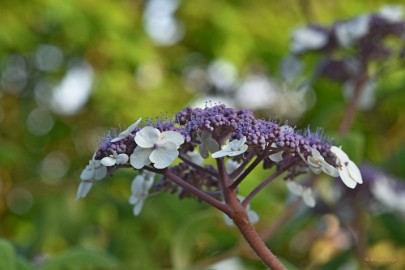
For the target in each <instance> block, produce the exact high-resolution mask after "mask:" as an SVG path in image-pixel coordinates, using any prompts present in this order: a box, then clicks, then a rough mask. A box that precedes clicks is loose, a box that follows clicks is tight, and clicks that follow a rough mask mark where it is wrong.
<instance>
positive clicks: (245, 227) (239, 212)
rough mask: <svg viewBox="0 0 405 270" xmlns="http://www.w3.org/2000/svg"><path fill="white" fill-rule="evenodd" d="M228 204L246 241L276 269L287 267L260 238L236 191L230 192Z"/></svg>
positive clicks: (267, 263)
mask: <svg viewBox="0 0 405 270" xmlns="http://www.w3.org/2000/svg"><path fill="white" fill-rule="evenodd" d="M227 204H228V205H229V206H230V207H231V215H230V217H231V218H232V220H233V222H234V224H235V225H236V227H237V228H238V229H239V231H240V232H241V234H242V235H243V237H244V238H245V240H246V242H247V243H248V244H249V245H250V247H251V248H252V249H253V251H254V252H255V253H256V254H257V256H258V257H259V258H260V259H261V260H262V261H263V262H264V263H265V264H266V265H267V266H268V267H270V269H274V270H284V269H286V268H285V267H284V266H283V265H282V264H281V262H280V261H279V260H278V259H277V257H276V256H275V255H274V254H273V253H272V252H271V251H270V250H269V249H268V248H267V246H266V244H265V243H264V242H263V240H262V239H261V238H260V236H259V234H258V233H257V231H256V230H255V228H254V227H253V225H252V224H251V223H250V222H249V218H248V215H247V212H246V209H245V207H243V205H242V204H241V203H240V202H239V200H238V198H237V196H236V193H234V192H230V193H229V194H228V199H227Z"/></svg>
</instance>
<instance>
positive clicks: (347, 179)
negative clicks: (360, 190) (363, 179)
mask: <svg viewBox="0 0 405 270" xmlns="http://www.w3.org/2000/svg"><path fill="white" fill-rule="evenodd" d="M339 176H340V179H342V181H343V183H344V184H345V185H346V186H347V187H349V188H355V187H356V185H357V183H356V181H355V180H353V178H352V177H351V176H350V174H349V171H348V170H347V168H346V167H343V168H341V169H339Z"/></svg>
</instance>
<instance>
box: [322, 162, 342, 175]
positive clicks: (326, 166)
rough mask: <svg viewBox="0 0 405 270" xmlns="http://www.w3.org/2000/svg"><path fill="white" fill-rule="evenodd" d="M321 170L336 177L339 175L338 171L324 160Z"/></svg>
mask: <svg viewBox="0 0 405 270" xmlns="http://www.w3.org/2000/svg"><path fill="white" fill-rule="evenodd" d="M322 171H323V172H324V173H326V174H329V175H330V176H332V177H338V176H339V171H338V170H337V169H336V168H335V167H333V166H332V165H330V164H329V163H327V162H326V161H324V162H322Z"/></svg>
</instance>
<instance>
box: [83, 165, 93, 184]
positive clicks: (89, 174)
mask: <svg viewBox="0 0 405 270" xmlns="http://www.w3.org/2000/svg"><path fill="white" fill-rule="evenodd" d="M95 172H96V169H95V168H94V167H93V166H90V165H87V166H86V168H84V170H83V171H82V173H81V174H80V179H81V180H87V181H89V180H93V177H94V174H95Z"/></svg>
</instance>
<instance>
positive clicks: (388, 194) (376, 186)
mask: <svg viewBox="0 0 405 270" xmlns="http://www.w3.org/2000/svg"><path fill="white" fill-rule="evenodd" d="M395 184H397V183H395V181H394V180H393V179H391V178H388V177H387V176H385V175H383V174H381V175H380V176H379V177H378V178H377V179H375V181H374V182H373V183H372V185H371V193H372V194H373V195H374V196H375V198H376V199H377V200H378V201H380V202H381V203H383V204H384V205H385V206H386V207H387V208H388V209H389V210H395V211H399V212H402V213H405V191H404V190H403V189H402V190H401V189H398V187H397V186H398V185H395Z"/></svg>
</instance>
